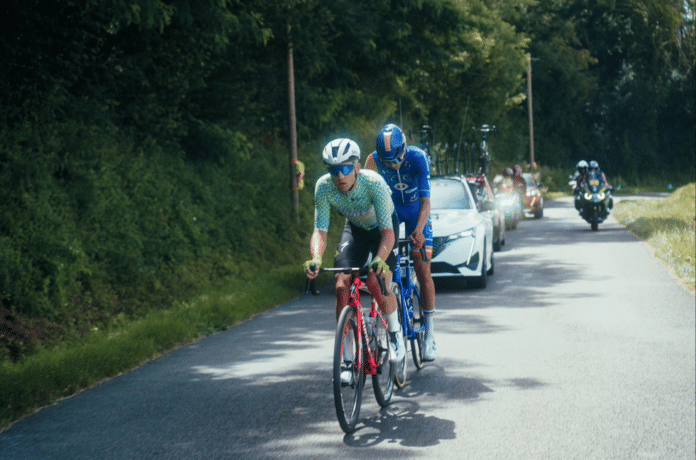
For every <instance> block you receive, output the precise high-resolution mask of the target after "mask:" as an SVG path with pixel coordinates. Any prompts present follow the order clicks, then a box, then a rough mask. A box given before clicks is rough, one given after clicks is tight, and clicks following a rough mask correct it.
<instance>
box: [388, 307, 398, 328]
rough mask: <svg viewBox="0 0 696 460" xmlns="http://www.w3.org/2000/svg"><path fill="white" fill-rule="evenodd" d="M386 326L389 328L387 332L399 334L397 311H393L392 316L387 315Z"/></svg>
mask: <svg viewBox="0 0 696 460" xmlns="http://www.w3.org/2000/svg"><path fill="white" fill-rule="evenodd" d="M387 325H388V326H389V332H399V331H400V330H401V324H399V310H394V312H393V313H392V314H390V315H387Z"/></svg>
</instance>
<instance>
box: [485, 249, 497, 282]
mask: <svg viewBox="0 0 696 460" xmlns="http://www.w3.org/2000/svg"><path fill="white" fill-rule="evenodd" d="M494 254H495V253H494V252H491V268H489V269H488V271H487V272H486V274H487V275H489V276H490V275H492V274H493V273H495V270H494V268H495V267H494V263H493V255H494Z"/></svg>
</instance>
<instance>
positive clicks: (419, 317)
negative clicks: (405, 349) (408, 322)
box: [410, 286, 425, 370]
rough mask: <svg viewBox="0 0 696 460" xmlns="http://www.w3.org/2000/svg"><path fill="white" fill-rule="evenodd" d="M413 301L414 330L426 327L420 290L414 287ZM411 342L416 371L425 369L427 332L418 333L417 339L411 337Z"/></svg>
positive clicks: (412, 292)
mask: <svg viewBox="0 0 696 460" xmlns="http://www.w3.org/2000/svg"><path fill="white" fill-rule="evenodd" d="M411 301H412V305H413V309H412V311H413V330H414V331H417V330H418V329H421V328H423V326H425V316H424V315H423V307H422V306H421V303H420V296H419V294H418V289H417V288H416V287H415V286H414V287H413V291H411ZM410 340H411V355H413V364H415V366H416V369H419V370H420V369H422V368H423V350H424V348H425V332H423V331H421V332H418V333H416V337H415V338H414V337H413V336H411V337H410Z"/></svg>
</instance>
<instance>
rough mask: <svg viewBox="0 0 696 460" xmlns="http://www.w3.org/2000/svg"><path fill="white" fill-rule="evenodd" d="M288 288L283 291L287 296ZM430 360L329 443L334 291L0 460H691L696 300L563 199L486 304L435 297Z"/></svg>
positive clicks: (51, 427) (94, 393)
mask: <svg viewBox="0 0 696 460" xmlns="http://www.w3.org/2000/svg"><path fill="white" fill-rule="evenodd" d="M299 289H301V287H299V286H298V290H299ZM437 289H438V295H437V315H436V326H435V327H436V337H437V343H438V348H439V352H440V355H439V357H438V359H437V360H436V361H435V362H433V363H429V364H427V365H426V367H425V368H424V369H422V370H421V371H418V372H416V371H415V370H414V368H413V365H412V362H410V363H409V364H410V367H409V376H408V383H407V386H406V387H405V388H404V389H402V390H399V391H398V392H397V393H396V394H395V397H394V398H393V400H392V404H391V405H390V406H389V407H388V408H386V409H384V410H382V411H380V410H379V406H378V405H377V403H376V402H375V399H374V396H373V395H372V389H371V384H370V383H369V380H368V384H367V386H366V389H365V393H364V397H363V407H362V412H361V421H360V422H359V425H358V429H357V430H356V431H355V432H354V433H353V434H351V435H344V433H343V432H342V431H341V429H340V427H339V425H338V422H337V421H336V416H335V412H334V407H333V396H332V392H331V370H330V368H331V353H332V346H333V335H334V333H333V328H334V324H335V323H334V322H335V319H334V316H333V305H332V302H333V297H332V296H333V292H332V289H327V290H326V292H324V293H323V294H322V296H320V297H318V298H312V297H301V298H298V299H296V300H295V301H293V302H290V303H288V304H286V305H283V306H281V307H279V308H277V309H274V310H272V311H270V312H268V313H266V314H262V315H259V316H257V317H255V318H253V319H252V320H250V321H247V322H245V323H244V324H241V325H239V326H237V327H234V328H232V329H230V330H228V331H225V332H222V333H219V334H216V335H214V336H211V337H208V338H206V339H204V340H202V341H200V342H198V343H196V344H194V345H191V346H188V347H185V348H181V349H178V350H176V351H173V352H171V353H169V354H167V355H165V356H163V357H161V358H159V359H157V360H155V361H152V362H150V363H148V364H146V365H144V366H142V367H141V368H139V369H136V370H134V371H132V372H129V373H126V374H124V375H122V376H119V377H117V378H114V379H112V380H109V381H107V382H105V383H103V384H101V385H99V386H97V387H95V388H93V389H91V390H89V391H85V392H83V393H81V394H79V395H76V396H74V397H71V398H68V399H66V400H63V401H61V402H59V403H57V404H54V405H52V406H50V407H47V408H45V409H43V410H41V411H39V412H38V413H36V414H34V415H31V416H29V417H27V418H25V419H24V420H22V421H20V422H18V423H16V424H15V425H14V426H12V427H11V428H9V429H7V430H6V431H4V432H3V433H1V434H0V459H5V460H9V459H30V458H37V459H38V458H47V459H53V458H56V459H76V458H85V459H129V458H133V459H144V458H166V459H278V458H292V459H326V458H370V459H372V458H374V459H384V458H387V459H389V458H394V459H396V458H438V459H466V458H470V459H484V460H485V459H563V460H566V459H582V460H587V459H670V460H671V459H694V458H695V456H696V454H695V451H696V449H695V445H694V439H695V438H696V433H695V426H696V414H695V399H696V396H695V395H696V388H695V383H694V376H695V375H696V372H695V369H694V366H695V362H696V358H695V352H694V350H695V348H696V337H695V324H694V312H695V306H694V296H693V294H691V293H690V292H688V291H687V290H686V289H685V288H684V287H682V286H681V285H680V284H679V283H678V282H677V281H675V280H674V279H672V278H671V276H670V275H669V273H668V271H667V269H666V268H665V267H664V266H663V265H662V264H661V263H660V262H659V261H657V260H655V259H654V258H653V257H652V256H651V255H650V252H649V251H648V249H647V248H646V246H645V245H644V243H642V242H640V241H639V240H637V239H636V238H635V237H633V236H632V235H631V234H629V233H628V232H626V231H624V230H623V229H622V228H621V227H620V226H619V225H618V224H617V223H616V221H615V220H614V219H613V218H610V219H609V220H608V221H606V222H605V223H603V224H601V225H600V229H599V231H598V232H592V231H591V230H590V226H589V224H587V223H585V222H584V221H582V220H581V219H580V218H579V217H578V216H577V213H576V212H575V210H574V209H573V208H572V204H571V203H570V200H569V199H561V200H557V201H553V202H550V203H547V208H546V210H545V214H544V218H543V219H540V220H526V221H524V222H521V223H520V225H519V227H518V229H517V230H514V231H510V232H508V233H507V244H506V245H505V246H503V251H502V252H497V253H495V274H494V275H493V276H492V277H490V278H489V285H488V287H487V288H486V289H483V290H473V289H469V288H466V287H464V288H462V287H461V286H456V285H451V284H449V285H448V284H443V283H438V284H437Z"/></svg>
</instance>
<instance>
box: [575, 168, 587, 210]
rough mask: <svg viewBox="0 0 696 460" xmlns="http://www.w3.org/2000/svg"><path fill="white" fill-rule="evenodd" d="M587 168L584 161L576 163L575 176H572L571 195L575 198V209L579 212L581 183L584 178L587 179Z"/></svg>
mask: <svg viewBox="0 0 696 460" xmlns="http://www.w3.org/2000/svg"><path fill="white" fill-rule="evenodd" d="M587 168H589V164H588V163H587V162H586V161H585V160H580V161H578V164H577V165H576V170H575V174H574V175H573V178H572V181H573V182H574V184H573V195H574V196H575V209H577V210H578V211H579V210H580V207H581V206H580V194H581V191H582V183H583V182H585V177H587Z"/></svg>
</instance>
